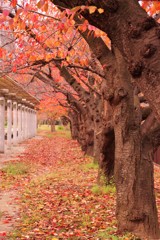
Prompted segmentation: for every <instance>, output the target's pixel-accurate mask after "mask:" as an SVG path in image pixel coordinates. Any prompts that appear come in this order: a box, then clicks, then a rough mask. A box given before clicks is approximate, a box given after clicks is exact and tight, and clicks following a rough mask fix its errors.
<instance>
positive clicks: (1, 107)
mask: <svg viewBox="0 0 160 240" xmlns="http://www.w3.org/2000/svg"><path fill="white" fill-rule="evenodd" d="M4 124H5V99H4V97H0V153H4V140H5V139H4V138H5V136H4V135H5V131H4Z"/></svg>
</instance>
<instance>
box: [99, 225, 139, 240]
mask: <svg viewBox="0 0 160 240" xmlns="http://www.w3.org/2000/svg"><path fill="white" fill-rule="evenodd" d="M116 230H117V229H116V228H114V227H108V228H107V229H105V230H99V233H98V234H97V237H99V238H100V239H101V240H106V239H107V240H140V238H137V237H135V236H134V235H133V234H132V233H128V232H126V234H125V235H123V236H117V235H116Z"/></svg>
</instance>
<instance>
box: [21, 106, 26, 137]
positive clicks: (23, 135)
mask: <svg viewBox="0 0 160 240" xmlns="http://www.w3.org/2000/svg"><path fill="white" fill-rule="evenodd" d="M24 139H25V106H24V105H22V140H24Z"/></svg>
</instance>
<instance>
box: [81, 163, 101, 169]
mask: <svg viewBox="0 0 160 240" xmlns="http://www.w3.org/2000/svg"><path fill="white" fill-rule="evenodd" d="M84 169H85V170H86V171H88V170H90V169H98V163H94V162H91V163H87V164H85V165H84Z"/></svg>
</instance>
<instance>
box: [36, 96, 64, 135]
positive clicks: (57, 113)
mask: <svg viewBox="0 0 160 240" xmlns="http://www.w3.org/2000/svg"><path fill="white" fill-rule="evenodd" d="M59 97H60V96H56V97H55V96H54V97H45V98H43V99H42V100H41V101H40V105H39V110H40V111H39V114H41V113H45V114H46V116H47V120H48V122H49V123H50V125H51V132H54V131H55V121H56V120H58V119H59V118H60V117H61V116H63V115H65V114H67V112H66V109H65V108H64V107H62V106H60V105H59V102H58V100H57V99H58V98H59Z"/></svg>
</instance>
